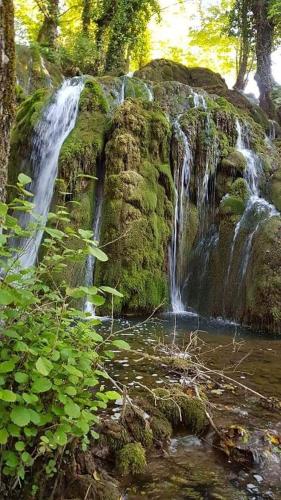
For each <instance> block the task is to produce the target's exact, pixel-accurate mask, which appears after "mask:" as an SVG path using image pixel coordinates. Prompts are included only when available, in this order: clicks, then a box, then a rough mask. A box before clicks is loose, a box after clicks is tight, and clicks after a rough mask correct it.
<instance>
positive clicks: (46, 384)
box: [31, 377, 52, 394]
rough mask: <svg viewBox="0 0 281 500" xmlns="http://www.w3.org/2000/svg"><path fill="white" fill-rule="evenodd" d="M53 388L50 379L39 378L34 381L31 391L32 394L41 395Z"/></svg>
mask: <svg viewBox="0 0 281 500" xmlns="http://www.w3.org/2000/svg"><path fill="white" fill-rule="evenodd" d="M51 387H52V382H51V381H50V380H49V379H48V378H45V377H38V378H37V379H35V380H34V382H33V384H32V387H31V390H32V392H35V393H37V394H39V393H41V392H47V391H49V390H50V389H51Z"/></svg>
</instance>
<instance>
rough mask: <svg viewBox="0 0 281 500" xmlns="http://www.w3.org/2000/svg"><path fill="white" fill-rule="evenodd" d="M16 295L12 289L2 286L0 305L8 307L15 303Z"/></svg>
mask: <svg viewBox="0 0 281 500" xmlns="http://www.w3.org/2000/svg"><path fill="white" fill-rule="evenodd" d="M14 298H15V297H14V294H13V292H12V290H11V289H9V288H6V287H3V286H1V287H0V305H1V306H8V305H9V304H12V302H14Z"/></svg>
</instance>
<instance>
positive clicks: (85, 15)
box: [82, 0, 91, 37]
mask: <svg viewBox="0 0 281 500" xmlns="http://www.w3.org/2000/svg"><path fill="white" fill-rule="evenodd" d="M90 24H91V0H84V1H83V11H82V33H83V35H84V36H86V37H88V36H89V29H90Z"/></svg>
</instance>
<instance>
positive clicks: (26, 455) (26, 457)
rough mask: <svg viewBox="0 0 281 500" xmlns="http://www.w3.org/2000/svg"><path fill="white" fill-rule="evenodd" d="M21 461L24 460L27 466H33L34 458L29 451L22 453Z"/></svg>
mask: <svg viewBox="0 0 281 500" xmlns="http://www.w3.org/2000/svg"><path fill="white" fill-rule="evenodd" d="M21 459H22V461H23V463H24V464H27V465H32V464H33V458H32V456H31V455H30V454H29V453H28V452H27V451H24V452H23V453H22V455H21Z"/></svg>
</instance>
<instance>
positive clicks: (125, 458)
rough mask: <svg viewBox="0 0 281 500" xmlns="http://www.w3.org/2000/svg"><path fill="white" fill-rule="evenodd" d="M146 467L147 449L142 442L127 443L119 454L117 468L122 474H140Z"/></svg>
mask: <svg viewBox="0 0 281 500" xmlns="http://www.w3.org/2000/svg"><path fill="white" fill-rule="evenodd" d="M145 467H146V457H145V450H144V448H143V447H142V445H141V444H140V443H129V444H126V445H125V446H124V447H123V448H122V450H120V452H119V453H118V454H117V458H116V468H117V470H118V472H119V474H121V475H122V476H126V475H128V474H133V475H135V474H140V473H142V472H143V471H144V470H145Z"/></svg>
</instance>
